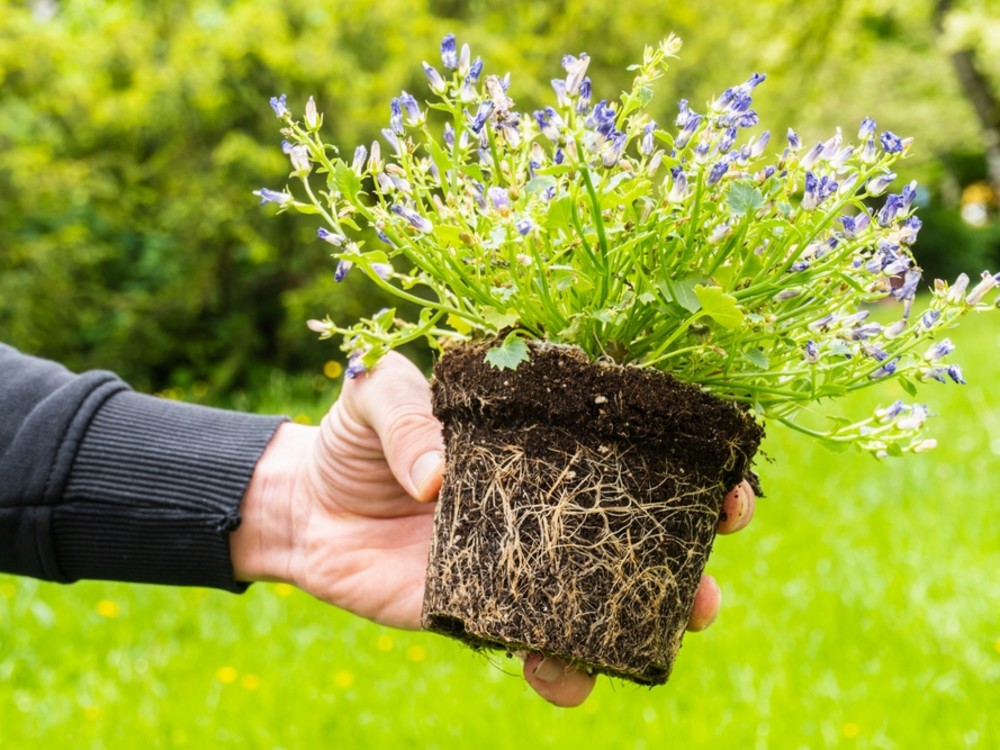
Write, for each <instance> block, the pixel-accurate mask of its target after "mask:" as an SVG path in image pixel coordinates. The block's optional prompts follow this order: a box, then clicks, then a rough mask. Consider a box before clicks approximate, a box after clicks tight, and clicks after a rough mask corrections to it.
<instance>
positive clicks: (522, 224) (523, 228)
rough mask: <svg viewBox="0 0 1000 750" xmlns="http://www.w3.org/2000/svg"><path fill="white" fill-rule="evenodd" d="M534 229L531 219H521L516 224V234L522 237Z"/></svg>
mask: <svg viewBox="0 0 1000 750" xmlns="http://www.w3.org/2000/svg"><path fill="white" fill-rule="evenodd" d="M534 228H535V222H533V221H532V220H531V219H521V220H520V221H519V222H517V233H518V234H519V235H521V236H522V237H523V236H525V235H527V234H528V233H529V232H530V231H531V230H532V229H534Z"/></svg>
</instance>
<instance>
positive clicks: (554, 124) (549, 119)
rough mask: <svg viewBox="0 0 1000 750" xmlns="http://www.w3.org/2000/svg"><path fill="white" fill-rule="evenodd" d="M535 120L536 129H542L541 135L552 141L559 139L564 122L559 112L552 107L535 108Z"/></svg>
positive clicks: (556, 141) (555, 141)
mask: <svg viewBox="0 0 1000 750" xmlns="http://www.w3.org/2000/svg"><path fill="white" fill-rule="evenodd" d="M598 106H600V105H598ZM535 121H536V122H537V123H538V129H539V130H541V131H542V135H544V136H545V137H546V138H548V139H549V140H550V141H553V142H554V143H558V142H559V141H560V139H561V138H562V131H563V128H564V127H565V123H564V122H563V119H562V118H561V117H560V116H559V113H558V112H556V111H555V110H554V109H553V108H552V107H546V108H545V109H540V110H537V111H536V112H535Z"/></svg>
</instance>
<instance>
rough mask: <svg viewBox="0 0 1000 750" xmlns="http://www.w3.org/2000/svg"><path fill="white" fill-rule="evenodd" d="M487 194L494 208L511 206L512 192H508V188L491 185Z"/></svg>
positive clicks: (499, 208) (500, 208) (501, 208)
mask: <svg viewBox="0 0 1000 750" xmlns="http://www.w3.org/2000/svg"><path fill="white" fill-rule="evenodd" d="M486 195H487V197H489V199H490V202H491V203H492V204H493V208H496V209H498V210H503V209H508V208H510V194H509V193H508V192H507V188H504V187H491V188H489V189H488V190H487V191H486Z"/></svg>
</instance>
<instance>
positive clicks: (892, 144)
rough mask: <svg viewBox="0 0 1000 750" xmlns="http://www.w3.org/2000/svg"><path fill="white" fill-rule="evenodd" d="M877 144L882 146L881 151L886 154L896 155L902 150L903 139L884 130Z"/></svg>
mask: <svg viewBox="0 0 1000 750" xmlns="http://www.w3.org/2000/svg"><path fill="white" fill-rule="evenodd" d="M879 143H881V144H882V150H883V151H885V152H886V153H887V154H898V153H899V152H900V151H902V150H903V139H902V138H900V137H899V136H898V135H896V134H895V133H893V132H892V131H891V130H886V131H885V132H884V133H882V135H881V136H879Z"/></svg>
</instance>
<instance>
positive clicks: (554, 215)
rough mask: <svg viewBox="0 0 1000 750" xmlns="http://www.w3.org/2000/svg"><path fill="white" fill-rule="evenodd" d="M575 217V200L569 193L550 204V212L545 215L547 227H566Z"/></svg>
mask: <svg viewBox="0 0 1000 750" xmlns="http://www.w3.org/2000/svg"><path fill="white" fill-rule="evenodd" d="M572 219H573V201H572V199H571V198H570V197H569V196H568V195H564V196H563V197H562V198H560V199H559V200H556V201H552V203H550V204H549V213H548V215H547V216H546V217H545V228H546V229H564V228H565V227H567V226H569V224H570V222H571V221H572Z"/></svg>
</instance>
